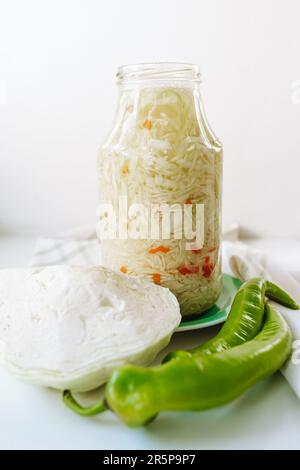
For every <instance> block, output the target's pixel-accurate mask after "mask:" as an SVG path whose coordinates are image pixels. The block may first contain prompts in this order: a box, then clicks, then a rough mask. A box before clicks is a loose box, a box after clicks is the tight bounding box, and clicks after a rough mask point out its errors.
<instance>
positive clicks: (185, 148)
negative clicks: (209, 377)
mask: <svg viewBox="0 0 300 470" xmlns="http://www.w3.org/2000/svg"><path fill="white" fill-rule="evenodd" d="M117 80H118V84H119V89H120V93H119V104H118V110H117V113H116V117H115V123H114V126H113V129H112V131H111V133H110V135H109V136H108V138H107V140H106V142H105V143H104V145H103V146H102V148H101V150H100V155H99V177H100V181H99V184H100V203H101V204H100V206H102V207H107V208H109V207H110V206H111V207H112V208H113V210H114V211H115V214H116V218H115V219H110V220H114V222H115V228H116V227H118V228H117V229H116V230H115V231H113V236H111V237H110V238H109V237H103V236H100V238H102V240H101V244H102V256H103V264H104V265H105V266H107V267H109V268H111V269H114V270H116V271H120V272H123V273H124V274H126V275H129V276H142V277H145V278H147V279H149V280H150V281H152V282H155V283H157V284H160V285H161V286H164V287H168V288H169V289H170V290H171V291H172V292H173V293H174V294H175V295H176V296H177V299H178V301H179V303H180V308H181V313H182V315H183V316H190V315H195V314H200V313H202V312H204V311H205V310H206V309H208V308H209V307H211V306H212V305H213V304H214V303H215V301H216V299H217V297H218V296H219V293H220V289H221V264H220V239H221V191H222V146H221V144H220V143H219V142H218V140H217V139H216V137H215V136H214V134H213V133H212V131H211V129H210V127H209V125H208V123H207V121H206V119H205V116H204V112H203V107H202V102H201V97H200V92H199V82H200V80H199V71H198V67H197V66H195V65H189V64H173V63H171V64H170V63H169V64H168V63H162V64H140V65H130V66H123V67H121V68H120V69H119V71H118V74H117ZM120 200H121V201H123V202H122V204H123V205H122V204H121V205H120ZM136 204H138V205H139V207H144V208H145V212H144V213H143V210H140V213H139V223H137V218H138V217H137V212H138V211H136V210H133V211H132V210H131V209H132V205H135V208H136ZM165 205H169V206H170V207H175V206H176V208H177V209H176V210H178V207H182V208H184V207H186V206H191V208H192V209H191V212H190V214H192V219H194V218H195V213H196V212H195V207H196V206H197V205H199V206H200V205H202V206H203V209H204V211H203V212H202V214H203V227H202V236H203V239H202V243H201V246H199V245H197V244H196V245H195V246H194V247H193V244H192V243H190V242H191V240H190V239H187V238H186V236H185V235H184V233H183V231H182V234H183V235H182V236H181V238H180V236H178V230H179V228H180V227H179V228H178V226H177V225H176V222H174V220H173V221H172V223H171V230H170V237H169V238H166V237H164V236H163V235H162V233H161V231H160V232H159V233H158V234H157V232H155V233H156V235H155V236H153V233H152V232H151V233H150V232H147V233H148V235H147V236H145V235H144V233H145V232H143V235H142V236H141V237H139V236H138V234H139V231H143V230H144V229H145V226H146V225H147V227H148V228H149V212H148V210H150V207H151V214H152V215H153V214H154V218H155V217H156V220H158V221H160V220H161V217H162V209H161V207H165ZM153 208H154V209H153ZM108 212H109V210H108V209H107V210H105V211H104V212H103V211H102V212H101V211H100V215H99V219H101V222H103V218H104V219H105V218H106V217H108V215H109V216H110V215H111V214H108ZM125 213H126V214H125ZM125 215H126V217H125V219H124V216H125ZM120 218H122V219H123V221H124V220H125V222H122V224H123V225H122V227H123V228H122V229H121V228H120V225H118V223H117V219H120ZM141 220H142V224H141ZM153 220H154V219H153V218H151V217H150V222H151V221H153ZM192 222H194V221H193V220H192ZM143 223H144V226H143V227H142V228H141V225H143ZM187 242H189V244H188V243H187ZM187 246H189V248H188V249H187Z"/></svg>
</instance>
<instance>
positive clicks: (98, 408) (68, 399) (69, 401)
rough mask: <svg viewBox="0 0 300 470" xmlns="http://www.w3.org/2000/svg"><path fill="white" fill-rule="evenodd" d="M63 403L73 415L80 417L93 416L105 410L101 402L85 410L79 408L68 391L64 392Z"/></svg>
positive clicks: (81, 407)
mask: <svg viewBox="0 0 300 470" xmlns="http://www.w3.org/2000/svg"><path fill="white" fill-rule="evenodd" d="M63 401H64V403H65V405H67V406H68V408H70V409H71V410H73V411H74V412H75V413H77V414H78V415H80V416H95V415H98V414H100V413H103V411H106V410H107V408H106V406H105V405H104V402H103V401H102V402H100V403H97V404H96V405H93V406H90V407H87V408H85V407H83V406H81V405H80V404H79V403H78V402H77V401H76V400H75V398H74V397H73V396H72V394H71V392H70V391H69V390H64V392H63Z"/></svg>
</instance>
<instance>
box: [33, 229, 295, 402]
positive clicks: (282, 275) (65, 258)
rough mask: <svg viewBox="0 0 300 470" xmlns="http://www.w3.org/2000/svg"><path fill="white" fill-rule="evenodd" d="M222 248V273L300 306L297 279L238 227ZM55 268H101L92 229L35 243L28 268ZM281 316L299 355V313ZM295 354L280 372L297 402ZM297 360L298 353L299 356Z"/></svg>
mask: <svg viewBox="0 0 300 470" xmlns="http://www.w3.org/2000/svg"><path fill="white" fill-rule="evenodd" d="M223 238H224V241H223V244H222V263H223V272H225V273H227V274H230V275H232V276H234V277H238V278H240V279H241V280H247V279H250V278H251V277H256V276H259V277H265V278H266V279H269V280H272V281H273V282H275V283H276V284H279V285H280V286H281V287H282V288H283V289H285V290H286V291H288V292H289V293H290V294H291V295H292V296H293V298H294V299H295V300H296V301H297V302H298V303H300V283H299V282H298V281H299V279H300V275H299V277H298V280H297V279H296V277H295V275H292V274H291V273H289V272H287V271H284V270H283V269H282V268H281V267H280V266H279V265H277V264H276V263H274V262H273V260H272V259H270V257H268V256H265V255H264V253H262V252H260V251H259V250H255V249H253V248H249V247H248V246H247V245H245V244H244V243H242V242H241V241H239V240H238V227H237V226H236V225H234V226H232V227H230V229H229V230H227V231H226V232H225V233H224V237H223ZM55 264H73V265H77V266H86V265H94V264H95V265H97V264H101V245H100V243H99V242H98V240H97V238H96V234H95V229H94V228H92V227H86V228H83V229H76V230H74V231H72V232H68V233H66V234H63V235H62V236H60V237H58V238H43V239H39V240H38V241H37V243H36V247H35V252H34V255H33V257H32V259H31V260H30V265H31V266H46V265H55ZM277 308H278V309H279V310H280V312H281V313H282V315H283V316H284V317H285V319H286V321H287V322H288V324H289V325H290V327H291V330H292V333H293V337H294V343H293V345H294V348H297V347H298V350H299V351H300V310H297V311H295V310H289V309H287V308H285V307H282V306H279V305H277ZM295 355H296V353H295V352H294V354H292V356H291V358H290V359H289V360H288V361H287V363H286V364H285V365H284V367H283V368H282V370H281V372H282V374H283V375H284V377H285V378H286V380H287V381H288V383H289V384H290V386H291V387H292V389H293V390H294V391H295V393H296V394H297V395H298V397H299V398H300V364H297V362H299V361H297V360H295ZM298 356H299V357H300V353H299V354H298Z"/></svg>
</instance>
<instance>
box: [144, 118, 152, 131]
mask: <svg viewBox="0 0 300 470" xmlns="http://www.w3.org/2000/svg"><path fill="white" fill-rule="evenodd" d="M143 127H144V128H145V129H148V131H151V129H152V122H151V121H149V119H145V121H144V122H143Z"/></svg>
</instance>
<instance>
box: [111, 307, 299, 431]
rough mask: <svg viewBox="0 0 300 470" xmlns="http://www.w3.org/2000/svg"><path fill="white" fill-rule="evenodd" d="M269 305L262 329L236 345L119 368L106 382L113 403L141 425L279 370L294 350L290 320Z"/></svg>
mask: <svg viewBox="0 0 300 470" xmlns="http://www.w3.org/2000/svg"><path fill="white" fill-rule="evenodd" d="M265 310H266V318H265V323H264V326H263V328H262V330H261V331H260V333H258V335H257V336H256V337H255V338H254V339H252V340H250V341H248V342H246V343H244V344H241V345H239V346H236V347H234V348H232V349H229V350H226V351H223V352H221V353H216V354H212V355H199V356H197V355H196V356H192V355H191V356H190V357H182V358H178V359H177V360H174V361H169V362H167V363H166V364H163V365H161V366H157V367H153V368H148V369H147V368H143V367H137V366H130V365H128V366H124V367H122V368H121V369H119V370H117V371H115V372H114V373H113V375H112V377H111V379H110V381H109V383H108V384H107V387H106V400H107V402H108V405H109V407H110V409H112V410H113V411H114V412H115V413H117V414H118V416H119V417H120V418H121V419H122V420H123V421H124V422H125V423H126V424H127V425H129V426H141V425H144V424H146V423H147V422H149V421H150V420H151V419H153V417H155V416H156V414H157V413H159V412H160V411H180V410H206V409H210V408H213V407H216V406H220V405H223V404H225V403H227V402H229V401H231V400H233V399H234V398H236V397H238V396H239V395H241V394H242V393H243V392H244V391H245V390H247V389H248V388H249V387H251V386H252V385H254V384H255V383H257V382H258V381H260V380H262V379H264V378H266V377H268V376H269V375H271V374H273V373H274V372H276V371H277V370H278V369H279V368H280V367H281V366H282V365H283V363H284V362H285V361H286V359H287V358H288V356H289V354H290V351H291V343H292V336H291V331H290V329H289V327H288V326H287V324H286V322H285V320H284V319H283V318H282V317H281V315H280V314H279V313H278V312H277V311H276V310H275V309H274V308H272V307H271V306H270V305H266V307H265Z"/></svg>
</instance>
